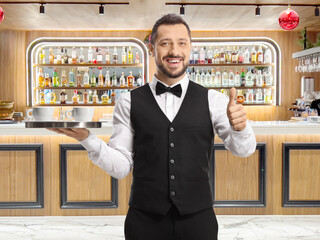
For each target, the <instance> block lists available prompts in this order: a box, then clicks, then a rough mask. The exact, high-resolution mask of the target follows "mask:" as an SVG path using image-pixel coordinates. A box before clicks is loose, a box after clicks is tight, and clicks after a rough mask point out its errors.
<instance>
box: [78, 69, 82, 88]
mask: <svg viewBox="0 0 320 240" xmlns="http://www.w3.org/2000/svg"><path fill="white" fill-rule="evenodd" d="M81 86H82V75H81V73H80V71H78V73H77V87H81Z"/></svg>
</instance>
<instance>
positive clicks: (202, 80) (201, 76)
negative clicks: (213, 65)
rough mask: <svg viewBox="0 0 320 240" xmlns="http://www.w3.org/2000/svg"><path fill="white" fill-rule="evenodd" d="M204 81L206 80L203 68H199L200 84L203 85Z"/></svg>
mask: <svg viewBox="0 0 320 240" xmlns="http://www.w3.org/2000/svg"><path fill="white" fill-rule="evenodd" d="M205 82H206V74H205V73H204V71H203V69H202V70H201V75H200V84H201V85H202V86H204V85H205Z"/></svg>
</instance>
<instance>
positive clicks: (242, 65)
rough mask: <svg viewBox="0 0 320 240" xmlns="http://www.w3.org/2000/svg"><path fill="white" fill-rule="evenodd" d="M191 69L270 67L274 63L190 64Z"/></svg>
mask: <svg viewBox="0 0 320 240" xmlns="http://www.w3.org/2000/svg"><path fill="white" fill-rule="evenodd" d="M189 66H190V67H229V66H235V67H251V66H254V67H270V66H274V64H273V63H223V64H222V63H205V64H189Z"/></svg>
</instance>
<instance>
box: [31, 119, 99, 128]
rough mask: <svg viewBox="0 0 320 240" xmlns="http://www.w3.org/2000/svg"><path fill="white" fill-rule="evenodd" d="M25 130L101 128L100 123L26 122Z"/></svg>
mask: <svg viewBox="0 0 320 240" xmlns="http://www.w3.org/2000/svg"><path fill="white" fill-rule="evenodd" d="M25 126H26V128H101V126H102V124H101V122H76V121H26V122H25Z"/></svg>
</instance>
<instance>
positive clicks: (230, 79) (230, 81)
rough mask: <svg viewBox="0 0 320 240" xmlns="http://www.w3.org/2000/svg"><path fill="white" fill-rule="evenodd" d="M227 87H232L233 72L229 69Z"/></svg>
mask: <svg viewBox="0 0 320 240" xmlns="http://www.w3.org/2000/svg"><path fill="white" fill-rule="evenodd" d="M228 85H229V87H234V73H233V70H232V69H230V73H229V84H228Z"/></svg>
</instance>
